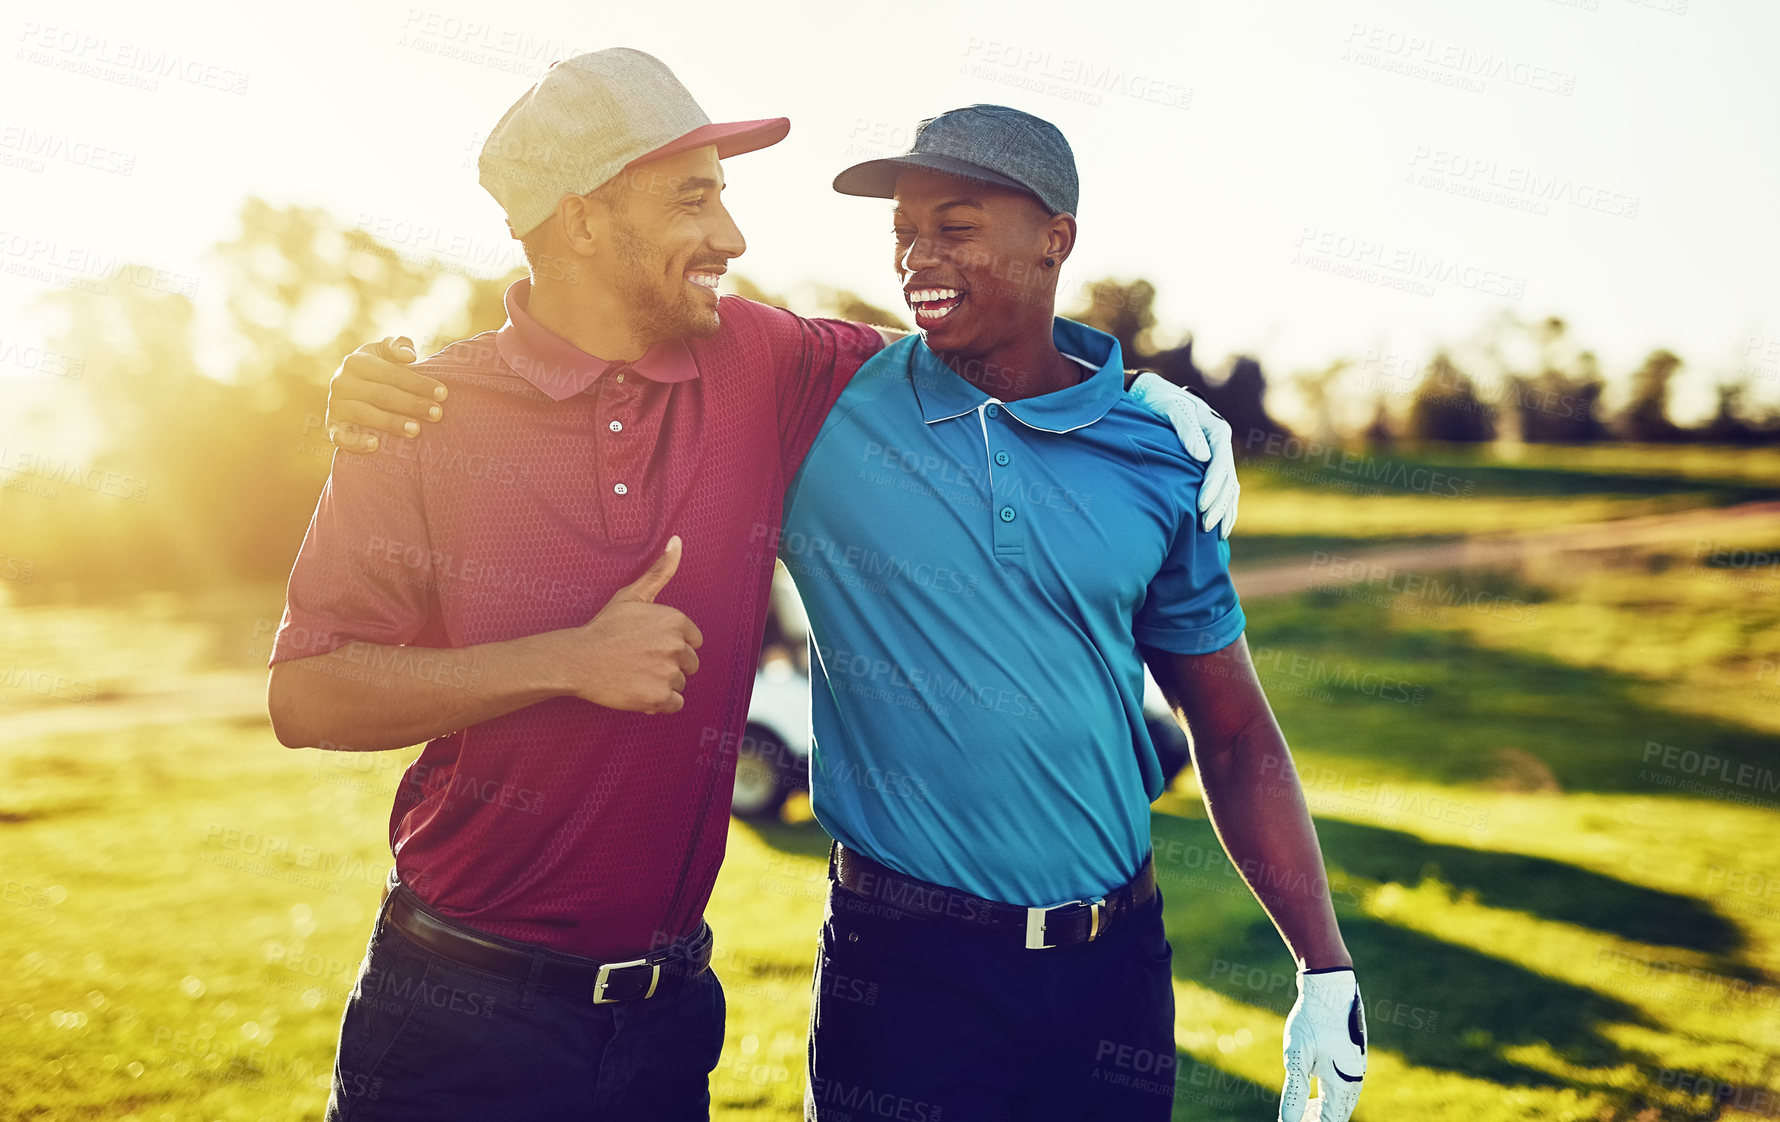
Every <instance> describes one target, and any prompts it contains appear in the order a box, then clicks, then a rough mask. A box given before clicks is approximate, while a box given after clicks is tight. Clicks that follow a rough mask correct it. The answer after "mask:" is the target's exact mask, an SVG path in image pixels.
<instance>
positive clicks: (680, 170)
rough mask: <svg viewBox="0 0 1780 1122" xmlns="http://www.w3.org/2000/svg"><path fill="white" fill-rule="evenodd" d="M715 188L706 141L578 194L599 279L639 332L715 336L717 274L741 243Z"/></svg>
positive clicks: (717, 178)
mask: <svg viewBox="0 0 1780 1122" xmlns="http://www.w3.org/2000/svg"><path fill="white" fill-rule="evenodd" d="M722 193H723V168H722V165H721V164H719V163H718V160H717V149H716V148H715V147H709V146H708V147H704V148H694V149H691V150H690V151H686V152H680V153H677V154H675V155H672V156H668V157H666V158H664V159H660V160H652V161H650V162H649V163H646V164H637V165H635V166H633V167H630V168H627V169H625V170H624V171H622V172H620V173H618V175H617V176H616V177H615V178H614V179H612V180H611V181H610V182H609V183H606V184H605V185H603V186H601V187H600V188H599V189H598V190H596V191H594V192H593V193H592V194H590V195H587V196H583V197H582V200H583V201H585V202H590V203H591V204H592V205H590V206H589V207H587V208H586V210H585V212H584V218H583V219H581V220H582V221H585V223H586V228H587V230H588V233H589V234H590V236H591V242H592V246H593V247H594V253H595V256H596V258H597V261H596V262H595V268H596V269H597V270H598V274H599V279H600V282H601V283H602V284H603V286H604V287H606V288H607V289H608V291H610V292H612V293H613V294H614V296H615V298H616V301H617V303H618V305H619V307H620V308H622V309H623V311H624V313H625V318H626V319H627V320H628V321H629V324H630V327H631V330H632V333H633V334H634V335H636V336H637V337H638V338H640V339H645V340H656V339H674V338H682V337H685V336H689V335H690V336H710V335H714V334H716V332H717V328H718V319H717V278H718V277H720V276H722V275H723V273H724V272H725V271H727V269H728V263H729V261H730V259H731V258H735V257H740V256H741V255H742V253H743V251H745V250H746V249H747V247H748V244H747V242H746V241H744V240H743V238H742V232H741V230H739V229H737V227H736V224H735V222H734V220H733V219H731V218H730V216H729V211H728V210H726V209H725V208H724V206H723V200H722ZM574 201H575V200H573V199H570V200H565V203H572V202H574ZM571 217H574V216H571Z"/></svg>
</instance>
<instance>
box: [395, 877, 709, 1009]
mask: <svg viewBox="0 0 1780 1122" xmlns="http://www.w3.org/2000/svg"><path fill="white" fill-rule="evenodd" d="M390 896H391V899H390V901H389V910H388V911H387V912H386V913H385V914H386V916H387V917H388V919H389V922H390V923H392V924H394V925H395V927H396V928H397V930H399V931H401V933H402V934H403V935H406V936H407V937H408V938H409V939H411V940H412V941H414V942H415V943H418V944H419V945H420V946H422V947H425V948H426V949H427V950H430V951H432V952H434V953H435V954H439V955H442V956H444V957H445V958H448V959H450V960H451V961H453V962H458V963H462V964H463V965H465V966H469V967H473V968H475V969H477V970H485V971H487V972H488V973H490V974H499V975H500V976H502V977H504V978H509V979H511V980H513V981H515V982H519V983H521V984H524V983H526V982H529V981H530V980H531V978H532V970H533V966H534V964H536V965H537V979H538V985H540V986H543V987H546V988H549V989H555V990H566V991H568V992H570V993H574V994H578V995H584V996H586V997H587V998H588V999H589V1000H591V1001H592V1002H593V1003H594V1004H595V1005H609V1004H612V1003H614V1002H619V1001H641V1000H642V999H644V998H646V997H655V996H658V995H661V994H667V993H672V992H674V991H675V990H676V989H678V988H679V987H680V986H681V984H683V983H684V982H685V981H686V980H687V979H688V978H695V977H697V976H698V975H699V974H701V973H703V972H704V971H705V970H706V969H707V968H708V967H709V966H710V965H711V943H712V939H711V925H710V924H708V923H701V924H699V928H698V930H697V931H695V932H693V933H692V934H691V935H688V936H687V937H686V938H684V939H681V940H678V941H677V942H674V943H671V944H669V945H668V946H666V947H663V948H662V949H661V950H659V951H655V952H653V953H651V954H647V955H644V956H643V957H642V958H633V959H631V960H629V961H628V962H595V961H593V960H592V959H582V960H580V961H578V962H576V961H565V959H567V958H571V957H573V956H565V955H563V954H561V952H552V953H544V952H542V951H522V950H517V949H515V948H513V947H508V946H503V945H501V944H500V943H496V942H492V941H490V940H488V939H485V938H482V937H480V936H477V935H474V934H472V933H470V932H468V931H465V930H464V929H463V928H461V927H457V926H455V925H454V924H450V923H447V922H446V921H444V920H442V919H440V918H439V917H437V916H435V915H433V914H432V913H430V912H428V911H425V910H424V909H422V908H421V907H419V906H418V905H417V904H416V903H415V900H414V894H413V893H412V892H411V891H409V890H408V889H407V888H404V887H403V886H401V885H397V886H396V888H395V890H394V891H393V892H392V893H391V894H390ZM539 958H542V959H543V961H542V962H541V963H539V962H538V961H537V960H538V959H539Z"/></svg>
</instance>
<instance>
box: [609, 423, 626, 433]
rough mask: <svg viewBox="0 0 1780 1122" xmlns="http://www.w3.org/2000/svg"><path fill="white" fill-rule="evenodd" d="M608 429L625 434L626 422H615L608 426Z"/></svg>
mask: <svg viewBox="0 0 1780 1122" xmlns="http://www.w3.org/2000/svg"><path fill="white" fill-rule="evenodd" d="M606 427H607V428H609V429H611V430H612V431H613V432H623V431H624V422H623V421H613V422H612V423H611V424H609V425H607V426H606Z"/></svg>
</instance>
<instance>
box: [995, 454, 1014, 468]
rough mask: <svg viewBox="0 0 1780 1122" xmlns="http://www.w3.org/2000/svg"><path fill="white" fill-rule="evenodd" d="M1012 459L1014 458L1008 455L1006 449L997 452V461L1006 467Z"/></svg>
mask: <svg viewBox="0 0 1780 1122" xmlns="http://www.w3.org/2000/svg"><path fill="white" fill-rule="evenodd" d="M1011 459H1013V457H1012V456H1010V455H1008V454H1007V453H1006V452H1005V451H1003V452H997V453H995V462H996V463H998V464H1000V465H1001V466H1002V467H1006V466H1007V463H1008V461H1009V460H1011Z"/></svg>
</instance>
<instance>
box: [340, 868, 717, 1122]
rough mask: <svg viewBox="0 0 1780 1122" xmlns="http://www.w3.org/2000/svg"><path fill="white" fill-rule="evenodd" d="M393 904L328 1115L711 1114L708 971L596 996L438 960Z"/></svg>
mask: <svg viewBox="0 0 1780 1122" xmlns="http://www.w3.org/2000/svg"><path fill="white" fill-rule="evenodd" d="M396 891H397V892H402V891H405V890H404V889H397V890H396ZM392 899H393V897H392ZM388 911H389V901H388V900H385V901H384V903H383V906H382V907H381V908H380V909H378V913H377V925H376V928H375V929H374V931H373V933H372V935H371V941H370V945H369V946H368V947H367V948H366V951H365V959H364V962H363V963H362V964H361V965H360V967H359V975H358V981H357V983H356V984H355V985H354V986H353V990H352V994H351V996H350V997H349V998H348V999H347V1002H346V1013H345V1015H344V1017H343V1018H342V1019H341V1023H340V1047H339V1051H338V1053H337V1054H336V1057H335V1060H334V1085H333V1092H332V1094H330V1095H329V1097H328V1110H327V1118H328V1122H382V1120H386V1119H387V1120H395V1119H403V1120H408V1119H412V1120H414V1122H423V1120H424V1122H450V1120H456V1119H462V1120H464V1122H471V1120H475V1122H488V1120H490V1119H500V1120H501V1122H568V1120H571V1119H598V1120H600V1122H606V1120H612V1122H617V1120H620V1119H623V1120H626V1122H629V1120H632V1119H634V1120H636V1122H690V1120H694V1119H696V1120H704V1119H708V1118H709V1117H710V1085H709V1076H710V1072H711V1069H712V1068H714V1067H716V1066H717V1058H718V1055H719V1053H720V1052H721V1051H722V1049H723V1015H724V1002H723V987H722V986H720V985H719V984H718V982H717V976H716V974H715V973H713V972H712V971H710V970H706V971H704V972H702V973H701V974H699V975H698V976H697V977H694V978H691V979H688V980H687V981H686V982H685V984H684V985H683V986H682V987H681V988H680V989H679V990H677V991H676V992H674V993H672V994H658V995H657V996H655V997H651V998H649V999H647V1000H644V1001H629V1002H622V1003H618V1004H611V1005H595V1004H593V1003H592V1002H591V1001H590V1000H588V998H587V997H586V996H585V995H582V996H574V995H571V994H568V993H565V992H561V991H552V990H548V989H544V988H541V987H539V986H537V985H535V984H529V983H526V982H521V981H517V980H509V979H507V978H503V977H500V976H498V975H495V974H489V973H485V972H483V971H481V970H476V969H474V968H472V967H468V966H462V965H459V964H458V963H456V962H453V961H451V960H450V959H447V958H443V957H441V956H440V955H437V954H435V953H433V952H432V951H429V950H427V949H426V948H424V947H420V946H418V945H416V944H414V943H413V942H410V941H409V939H408V938H407V936H405V935H403V934H402V933H401V931H400V930H398V929H397V928H396V927H395V926H394V925H393V924H390V923H387V922H385V916H386V915H387V914H388ZM435 914H436V913H435ZM479 934H480V933H479ZM482 937H483V938H487V939H491V940H493V941H495V942H499V943H502V944H504V945H507V946H511V947H516V948H519V949H534V950H535V949H536V948H531V947H529V945H528V944H525V943H518V942H514V941H512V940H509V939H499V938H496V937H495V936H492V935H486V934H484V935H483V936H482ZM545 953H550V952H545Z"/></svg>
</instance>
